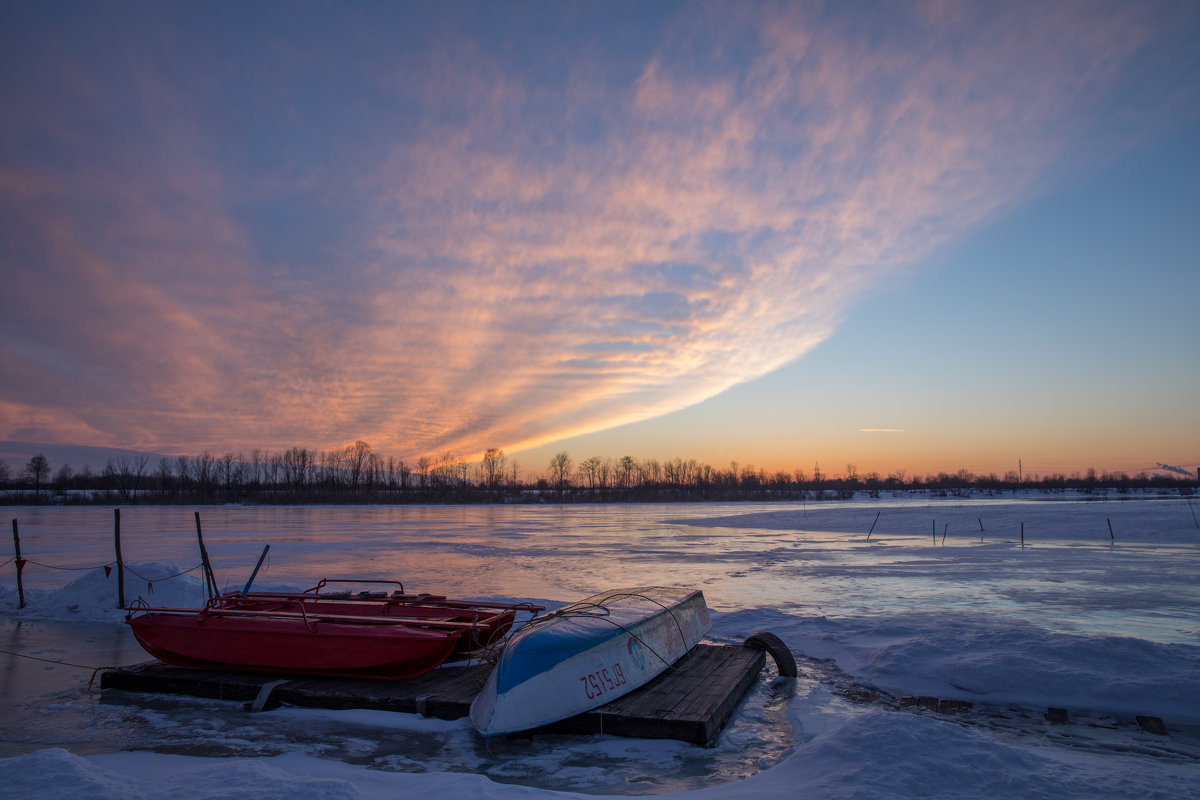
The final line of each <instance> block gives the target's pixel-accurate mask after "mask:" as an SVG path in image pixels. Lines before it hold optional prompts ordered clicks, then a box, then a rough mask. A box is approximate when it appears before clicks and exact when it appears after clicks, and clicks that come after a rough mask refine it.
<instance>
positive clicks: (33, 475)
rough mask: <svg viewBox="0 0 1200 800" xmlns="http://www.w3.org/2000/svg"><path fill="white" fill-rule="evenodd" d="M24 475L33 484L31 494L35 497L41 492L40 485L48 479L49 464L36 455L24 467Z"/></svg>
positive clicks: (44, 458) (43, 458)
mask: <svg viewBox="0 0 1200 800" xmlns="http://www.w3.org/2000/svg"><path fill="white" fill-rule="evenodd" d="M25 475H26V476H28V478H29V480H30V481H32V482H33V494H34V496H35V497H36V496H37V495H39V494H41V492H42V484H43V483H45V482H46V480H47V479H48V478H49V477H50V462H49V461H48V460H47V459H46V457H45V456H44V455H42V454H41V453H38V454H37V455H36V456H34V457H33V458H31V459H29V462H28V463H27V464H26V465H25Z"/></svg>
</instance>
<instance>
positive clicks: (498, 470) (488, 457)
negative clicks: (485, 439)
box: [482, 447, 505, 489]
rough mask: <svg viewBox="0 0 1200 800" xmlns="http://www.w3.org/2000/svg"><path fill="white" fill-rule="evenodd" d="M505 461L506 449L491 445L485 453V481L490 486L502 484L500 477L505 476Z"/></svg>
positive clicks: (492, 487) (493, 487)
mask: <svg viewBox="0 0 1200 800" xmlns="http://www.w3.org/2000/svg"><path fill="white" fill-rule="evenodd" d="M504 462H505V458H504V451H503V450H500V449H498V448H495V447H489V448H488V449H487V452H485V453H484V454H483V462H482V466H483V482H484V483H485V484H487V486H488V488H490V489H495V488H496V487H497V486H499V485H500V479H501V478H503V477H504Z"/></svg>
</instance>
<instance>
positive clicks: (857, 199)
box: [0, 4, 1154, 459]
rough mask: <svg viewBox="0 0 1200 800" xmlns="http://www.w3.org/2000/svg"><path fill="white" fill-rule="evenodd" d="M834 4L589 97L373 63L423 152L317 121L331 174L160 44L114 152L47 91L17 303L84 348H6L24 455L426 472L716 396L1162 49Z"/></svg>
mask: <svg viewBox="0 0 1200 800" xmlns="http://www.w3.org/2000/svg"><path fill="white" fill-rule="evenodd" d="M891 13H894V14H898V15H899V16H901V17H906V14H905V13H904V12H902V11H899V10H894V11H892V12H891ZM717 16H720V15H717ZM810 16H811V15H808V14H807V13H806V12H805V11H804V10H803V9H801V10H799V11H796V10H794V9H792V8H790V7H785V8H783V9H777V10H773V11H760V10H756V11H755V12H754V13H747V14H744V15H739V16H738V17H737V18H736V19H735V20H733V24H728V23H729V21H728V20H723V19H714V18H713V17H711V16H708V15H703V14H702V15H700V16H699V18H698V19H697V20H692V21H686V20H680V21H678V22H677V23H676V27H675V29H674V30H673V31H671V33H672V36H669V37H667V40H666V42H665V43H664V45H663V47H662V48H661V49H660V51H659V52H656V53H654V54H652V56H651V57H649V58H648V59H647V60H646V61H645V62H644V63H643V64H641V66H640V70H639V74H638V75H637V77H636V79H635V80H633V81H632V83H626V84H622V83H620V82H618V81H612V82H606V81H605V78H604V77H603V75H604V71H603V69H602V67H603V63H601V64H600V67H601V68H597V64H596V63H595V62H593V61H590V60H585V61H583V62H582V63H581V64H580V66H579V68H578V72H577V73H576V74H572V75H568V76H567V79H566V82H565V85H566V87H567V88H566V89H565V90H563V94H561V95H560V94H558V93H557V90H555V89H551V88H547V86H546V85H543V84H541V83H539V82H538V81H536V80H532V79H531V78H530V75H529V74H528V73H527V72H522V71H520V70H517V69H514V68H511V66H510V65H508V64H507V63H506V62H505V61H504V60H503V59H501V58H500V57H499V56H498V55H496V54H494V53H492V52H490V51H489V50H488V48H487V47H486V46H485V45H484V44H483V43H479V42H472V41H470V40H462V41H458V42H456V43H455V44H454V46H452V47H446V48H441V49H439V48H437V47H434V48H431V52H430V54H429V60H428V63H427V64H425V69H424V70H423V71H422V72H421V73H420V74H419V75H418V76H415V77H414V73H412V72H410V71H406V70H405V69H404V67H405V66H406V64H404V63H397V64H395V65H391V66H393V68H392V69H389V70H384V71H383V72H382V73H381V74H375V75H372V76H371V78H372V79H373V81H374V82H375V87H376V89H377V90H378V91H379V92H380V93H382V95H383V96H384V97H390V98H391V99H392V101H393V102H395V103H396V104H397V108H403V109H408V107H409V104H412V105H414V106H415V108H416V109H417V110H418V111H419V113H418V114H417V115H416V118H415V121H412V122H410V123H409V124H407V125H406V126H405V127H404V128H403V130H398V131H397V132H396V133H395V134H394V135H390V134H389V133H388V132H387V131H386V130H380V129H376V128H375V127H373V126H371V125H370V124H369V123H370V120H369V119H368V120H367V122H365V123H364V127H368V128H371V132H370V133H368V134H361V137H362V138H355V136H353V135H351V134H347V133H345V132H344V131H343V130H341V129H339V128H333V127H331V128H330V129H328V130H324V129H320V130H313V131H307V133H308V134H309V135H310V136H311V137H312V138H314V139H317V140H319V141H325V139H327V140H328V141H329V143H330V144H329V145H328V147H327V148H326V149H325V150H323V151H322V152H325V153H326V154H327V158H328V160H327V161H318V162H316V163H307V162H302V161H299V160H289V161H285V162H284V163H282V164H278V165H274V166H267V167H264V166H261V165H259V166H256V167H255V168H254V169H252V170H249V171H245V170H244V168H243V167H241V166H239V165H238V164H237V163H234V162H235V161H237V160H238V158H244V157H245V156H235V157H234V158H233V159H231V158H230V157H229V154H228V153H224V152H223V151H222V145H223V144H225V145H227V144H228V139H227V138H226V136H225V135H224V134H223V132H222V131H221V130H219V129H214V128H212V127H210V126H209V125H208V124H207V123H206V121H205V116H204V114H203V113H202V109H203V108H204V107H205V106H206V104H211V103H213V102H215V101H214V99H213V96H212V94H211V93H213V92H218V91H222V90H221V89H220V88H219V87H216V88H214V87H215V81H214V83H213V85H209V84H207V83H204V84H202V85H201V87H200V88H196V87H195V86H192V85H188V86H179V85H176V84H175V83H173V82H172V79H170V78H168V77H167V76H166V74H164V73H161V72H157V71H155V69H154V66H153V63H154V62H153V59H151V58H148V57H147V58H144V60H143V61H142V62H139V63H137V64H136V65H135V68H134V69H133V72H134V74H136V75H137V78H138V79H137V81H136V82H135V83H134V92H135V94H136V98H135V99H134V100H132V101H130V102H131V103H132V104H133V106H134V107H135V109H136V113H137V114H138V115H140V118H139V119H140V122H139V124H138V125H133V126H131V128H130V129H132V130H137V131H139V132H140V134H141V135H139V136H137V137H136V141H122V140H120V138H118V139H116V140H113V141H109V142H104V143H101V144H102V145H103V146H102V147H101V148H100V150H99V152H100V153H101V154H102V155H103V156H104V157H103V158H92V157H90V156H89V152H91V151H89V149H88V148H89V147H90V146H93V145H94V144H95V143H92V145H89V143H88V142H87V141H86V136H82V137H81V134H80V132H79V130H78V129H77V128H76V127H73V123H75V122H76V121H77V118H76V117H75V116H73V113H72V112H70V111H68V110H66V108H65V106H63V105H60V104H56V103H49V102H48V101H47V103H46V104H44V105H39V103H40V102H41V101H37V100H33V99H29V98H26V100H25V104H26V105H25V106H24V107H25V108H26V109H27V110H28V113H26V114H23V115H21V117H20V122H19V123H13V124H14V125H19V126H23V127H21V130H25V131H28V130H37V131H39V132H43V133H46V134H47V135H48V136H49V137H50V138H51V139H52V140H53V141H54V142H55V143H56V147H57V148H59V151H60V152H65V153H68V154H74V155H75V157H76V160H77V164H76V165H75V167H74V168H73V169H70V170H67V169H54V168H49V167H47V168H46V169H45V170H44V171H41V172H38V171H37V170H35V169H34V168H23V169H18V168H17V167H16V166H15V165H14V164H12V163H8V164H4V163H0V202H2V203H3V210H4V212H5V213H6V214H7V215H9V218H10V219H11V220H16V222H14V223H13V227H14V228H15V227H20V228H21V229H22V239H23V245H22V246H23V247H26V249H27V250H28V251H29V252H30V253H33V254H34V255H33V256H32V257H31V258H30V259H28V260H27V262H26V263H27V266H26V267H23V268H21V269H19V270H17V273H18V274H14V275H12V276H10V277H11V283H10V291H11V293H12V295H11V296H13V297H14V298H16V299H17V300H19V301H20V302H21V303H24V304H26V305H27V306H28V308H29V309H31V313H30V317H31V318H36V317H37V316H38V312H42V313H44V314H45V316H46V317H48V318H49V319H50V320H51V322H52V325H54V326H56V330H55V331H53V332H52V333H51V334H49V335H44V336H43V335H41V334H29V333H22V334H21V335H20V336H18V337H16V338H17V339H20V341H19V342H15V343H13V340H11V339H10V341H9V342H8V343H6V344H5V347H4V351H5V359H4V361H2V362H0V364H3V365H5V366H4V370H5V374H6V376H16V375H18V374H20V375H35V376H37V380H36V381H33V382H31V383H30V384H29V386H30V388H28V389H27V390H18V389H14V388H11V384H9V383H8V380H7V379H6V381H5V383H6V386H7V387H9V388H6V389H5V390H4V395H3V397H2V398H0V400H3V402H4V405H3V409H4V413H3V414H0V438H3V437H7V438H14V437H15V435H16V433H17V432H19V431H26V430H29V429H31V427H32V428H37V429H41V430H43V431H44V433H43V435H44V436H48V437H49V436H53V437H54V438H58V439H72V440H76V441H80V440H82V441H80V443H87V444H108V445H121V446H130V447H143V448H146V449H159V450H167V451H175V450H186V451H195V450H198V449H202V448H213V449H218V450H224V449H227V448H235V449H236V448H249V447H283V446H288V445H291V444H305V445H308V446H315V447H322V448H323V447H330V446H336V445H340V444H343V443H345V442H348V441H353V440H354V439H360V438H361V439H366V440H368V441H370V442H371V443H372V444H374V445H375V446H376V448H377V449H378V450H381V451H384V452H389V453H395V454H397V455H402V456H404V457H407V458H410V459H412V458H416V457H417V456H419V455H424V454H440V453H442V452H445V451H452V452H455V453H457V454H463V455H474V454H476V453H478V452H480V451H482V450H483V449H484V448H486V447H491V446H497V447H504V448H506V449H519V448H523V447H528V446H532V445H535V444H539V443H545V442H548V441H553V440H554V439H557V438H561V437H564V436H569V435H577V434H580V433H585V432H589V431H595V430H600V429H604V428H606V427H611V426H614V425H619V424H623V423H627V422H632V421H635V420H640V419H647V418H650V417H653V416H656V415H660V414H664V413H667V412H670V411H673V410H677V409H680V408H683V407H686V406H688V405H691V404H694V403H696V402H698V401H700V400H703V399H705V398H708V397H711V396H713V395H715V394H717V393H719V392H721V391H722V390H724V389H726V388H728V387H730V386H732V385H734V384H737V383H739V382H742V381H746V380H748V379H751V378H754V377H757V376H760V375H762V374H764V373H766V372H769V371H771V370H773V369H776V368H778V367H780V366H782V365H784V364H787V363H788V362H791V361H794V360H795V359H797V358H800V357H801V356H803V355H804V354H805V353H806V352H808V351H809V350H811V349H812V348H813V347H815V346H817V345H818V344H819V343H820V342H821V341H823V340H824V339H825V338H827V337H828V336H829V335H830V334H831V333H832V332H833V331H834V330H835V329H836V327H837V324H838V322H839V320H840V319H841V317H842V316H843V315H844V314H845V313H846V312H847V310H848V309H849V308H850V307H851V305H852V303H853V302H854V300H855V298H856V297H858V296H859V295H860V294H861V293H862V292H863V291H864V290H866V289H868V288H870V287H872V286H874V285H877V284H878V282H880V281H881V280H883V279H885V278H886V277H887V276H889V275H891V274H893V273H896V272H898V271H902V270H904V269H906V268H908V267H909V266H910V265H911V264H913V263H914V262H915V261H917V260H919V259H920V258H922V257H924V256H926V255H928V254H929V253H931V252H932V251H934V250H935V249H936V248H937V247H938V246H940V245H942V244H944V243H945V242H947V241H949V240H952V239H954V238H956V237H959V236H962V235H963V234H964V232H965V231H967V230H969V229H970V228H971V227H972V226H973V225H976V224H978V223H979V222H980V221H981V220H985V219H987V218H988V217H990V216H992V215H994V214H996V213H997V212H998V211H999V210H1001V209H1003V208H1004V207H1006V206H1007V205H1009V204H1010V203H1012V202H1013V201H1014V200H1015V199H1016V198H1018V197H1020V196H1021V195H1022V193H1024V192H1027V191H1029V190H1030V188H1031V187H1032V186H1034V185H1035V184H1036V183H1037V182H1038V181H1039V180H1041V179H1042V176H1043V175H1044V173H1045V172H1046V170H1048V169H1053V168H1054V164H1055V163H1056V161H1057V160H1058V159H1059V158H1060V157H1062V155H1063V153H1064V151H1065V150H1066V149H1067V148H1068V147H1069V146H1070V143H1071V142H1072V141H1073V140H1074V138H1075V136H1076V135H1077V133H1078V131H1080V130H1082V129H1083V128H1086V127H1087V126H1088V125H1089V124H1091V120H1092V116H1090V115H1091V114H1092V113H1093V111H1092V104H1093V103H1094V102H1095V98H1096V97H1097V96H1100V95H1102V94H1103V92H1104V90H1105V87H1106V86H1107V85H1109V83H1110V82H1111V81H1113V80H1114V76H1117V75H1119V73H1120V71H1121V69H1122V68H1123V65H1125V64H1127V63H1128V62H1129V61H1130V60H1131V59H1133V58H1134V57H1135V56H1136V55H1137V53H1138V52H1139V50H1140V48H1142V47H1144V46H1146V43H1147V42H1148V41H1150V39H1151V37H1152V35H1153V32H1154V31H1153V29H1152V28H1151V27H1150V26H1149V25H1148V24H1146V23H1145V21H1144V20H1142V19H1141V18H1140V17H1138V15H1137V12H1136V9H1123V8H1122V9H1118V11H1117V12H1116V13H1114V14H1111V15H1107V16H1106V15H1101V14H1094V13H1091V8H1090V6H1088V5H1083V6H1062V5H1056V6H1054V7H1053V8H1050V9H1039V10H1038V14H1037V15H1036V18H1034V17H1033V16H1032V15H1027V14H1025V13H1023V12H1021V11H1019V10H1018V11H998V10H992V9H982V8H974V7H972V8H966V9H964V8H962V7H959V6H948V7H943V6H939V5H936V4H929V5H919V6H918V7H917V11H916V15H915V17H906V18H905V19H903V20H902V21H903V22H904V23H905V26H907V30H908V31H909V33H908V34H907V35H890V34H889V32H888V31H886V30H881V31H874V32H871V31H870V28H871V26H872V24H881V23H879V22H872V21H871V20H861V19H852V18H851V17H853V12H848V13H847V15H846V16H843V17H840V18H839V17H838V15H833V18H832V21H828V20H825V19H824V18H822V20H820V21H817V20H815V19H813V18H810ZM856 26H865V28H866V29H867V32H866V33H864V32H863V30H860V29H858V28H856ZM873 34H878V35H873ZM713 42H715V43H717V44H719V45H720V46H721V47H720V48H718V49H717V50H709V49H708V47H709V45H710V44H711V43H713ZM62 57H63V58H64V59H65V61H64V63H66V64H69V65H72V66H71V68H70V69H69V70H67V72H69V75H68V77H64V78H61V80H60V83H59V84H58V88H59V89H62V90H63V91H68V93H69V94H70V95H71V96H73V97H77V98H78V99H79V100H81V101H82V102H83V104H84V107H85V108H86V109H87V110H88V111H87V113H88V114H89V115H92V117H89V118H101V117H104V114H105V113H107V112H106V111H105V110H104V109H105V108H106V106H105V99H106V98H105V95H106V93H107V92H109V91H110V87H109V86H106V85H103V83H102V82H100V85H97V81H96V80H92V79H91V78H86V79H85V77H81V76H83V75H85V73H86V70H84V69H82V68H81V67H80V66H79V65H78V64H77V63H75V62H72V61H71V60H70V58H69V56H68V54H62ZM131 57H136V56H131ZM348 57H349V56H348ZM613 58H616V56H613ZM601 62H603V58H601ZM568 63H569V62H568ZM64 69H66V68H64ZM350 77H354V76H350ZM264 80H265V78H264ZM271 88H273V89H277V90H279V91H302V88H301V87H300V86H299V84H297V83H287V84H285V85H284V86H282V87H271ZM185 89H186V90H188V91H191V92H194V93H195V94H193V95H189V94H188V93H187V91H185ZM373 102H376V103H378V102H382V101H380V100H378V98H375V99H374V100H373ZM364 105H365V104H364ZM338 110H340V111H343V112H344V113H347V114H352V113H359V112H360V109H359V108H358V107H356V106H353V105H351V104H347V105H346V106H345V107H338ZM35 112H36V113H35ZM381 118H382V117H381ZM387 118H389V119H392V118H395V119H399V120H403V119H405V118H404V115H403V113H401V112H400V111H396V112H395V114H394V117H387ZM584 119H588V120H591V121H590V122H588V123H587V124H588V125H592V126H595V127H596V128H598V129H601V130H602V132H603V133H602V135H595V136H591V135H585V134H587V132H588V131H587V130H585V127H586V126H585V124H584V123H583V122H581V121H580V120H584ZM263 124H266V123H263ZM122 130H125V129H124V128H122ZM321 137H325V139H322V138H321ZM114 142H116V143H114ZM147 143H149V145H150V146H149V147H148V148H147V147H145V145H146V144H147ZM313 146H314V145H313V144H312V142H309V141H306V142H304V143H302V144H297V145H296V148H297V152H304V153H307V152H309V151H308V150H306V149H305V148H308V147H313ZM298 198H300V199H303V200H304V201H305V202H306V203H307V204H308V205H309V206H310V207H311V208H310V210H308V211H306V212H303V213H301V212H299V211H295V207H296V203H297V199H298ZM293 211H295V213H296V214H297V215H298V216H296V221H294V222H292V223H290V224H289V223H287V222H286V220H287V219H289V217H288V214H289V212H293ZM256 215H258V216H261V217H263V218H264V220H265V221H264V220H258V219H257V218H256ZM280 220H283V221H280ZM330 220H332V221H330ZM326 224H327V225H328V226H329V228H330V230H329V232H325V233H322V232H321V231H320V230H316V229H319V228H320V226H322V225H326ZM297 240H298V241H303V242H309V241H311V242H312V243H313V247H312V249H309V250H305V249H303V248H301V247H299V246H298V245H296V243H295V241H297ZM14 254H15V251H14V250H12V249H10V250H9V251H8V252H7V253H6V256H8V257H10V258H11V257H13V256H14ZM11 333H12V331H9V334H11ZM6 338H7V334H6ZM35 343H36V344H38V345H40V346H39V347H35V346H34V344H35ZM56 360H58V361H62V362H63V363H64V365H63V366H62V368H61V369H56V367H55V362H56ZM34 384H36V385H34ZM71 386H78V387H81V389H82V393H83V394H86V396H87V397H86V399H83V398H81V397H79V396H78V395H79V393H78V392H72V391H69V387H71ZM39 387H40V388H39ZM64 397H67V398H69V399H63V398H64ZM34 409H43V411H42V412H39V413H36V414H35V413H34V411H33V410H34ZM864 430H871V429H864Z"/></svg>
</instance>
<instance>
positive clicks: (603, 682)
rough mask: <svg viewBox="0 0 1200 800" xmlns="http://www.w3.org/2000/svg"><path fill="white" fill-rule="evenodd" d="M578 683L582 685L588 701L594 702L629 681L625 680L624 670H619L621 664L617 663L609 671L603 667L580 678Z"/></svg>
mask: <svg viewBox="0 0 1200 800" xmlns="http://www.w3.org/2000/svg"><path fill="white" fill-rule="evenodd" d="M579 682H580V683H582V684H583V691H584V692H585V693H586V694H587V698H588V700H595V699H596V698H597V697H601V696H602V695H604V694H605V693H606V692H611V691H613V690H614V689H616V688H617V687H618V686H624V685H625V684H626V683H628V682H629V681H628V680H627V679H626V678H625V670H623V669H621V664H620V663H619V662H618V663H616V664H613V665H612V668H611V669H610V668H608V667H605V668H603V669H600V670H598V671H596V672H589V673H588V674H587V675H583V676H581V677H580V678H579Z"/></svg>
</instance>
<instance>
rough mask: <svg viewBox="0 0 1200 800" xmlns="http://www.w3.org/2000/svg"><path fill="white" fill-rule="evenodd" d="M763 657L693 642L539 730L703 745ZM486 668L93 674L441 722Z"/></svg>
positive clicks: (107, 681) (123, 683)
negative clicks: (378, 673) (628, 687)
mask: <svg viewBox="0 0 1200 800" xmlns="http://www.w3.org/2000/svg"><path fill="white" fill-rule="evenodd" d="M764 663H765V654H764V653H763V651H761V650H758V649H755V648H752V647H738V646H733V645H711V644H701V645H698V646H697V647H695V648H693V649H692V650H691V651H690V652H689V653H688V654H687V655H685V656H684V657H683V658H681V659H680V660H679V661H678V662H676V663H675V665H674V667H672V668H671V669H669V670H667V671H666V672H665V673H663V674H662V675H660V676H659V677H658V678H656V679H655V680H653V681H651V682H650V683H648V684H647V685H645V686H643V687H642V688H640V689H638V690H637V691H635V692H631V693H630V694H627V695H625V696H624V697H620V698H618V699H616V700H614V701H613V702H611V703H609V704H608V705H605V706H603V707H602V708H599V709H596V710H595V711H589V712H588V713H586V714H580V715H579V716H577V717H572V718H571V719H567V720H563V721H561V722H557V723H555V724H554V725H551V726H548V727H546V728H542V729H539V730H542V731H546V732H554V733H585V734H590V733H606V734H610V735H613V736H630V737H637V738H645V739H680V740H682V741H685V742H691V743H693V744H701V745H703V744H709V743H711V742H712V741H713V740H714V739H715V738H716V736H717V734H719V733H720V731H721V728H722V727H724V725H725V723H726V721H728V719H729V717H730V715H731V714H732V713H733V710H734V709H735V708H736V707H737V704H738V703H739V702H740V701H741V699H742V696H743V695H745V693H746V690H747V689H748V688H749V687H750V685H751V684H752V683H753V682H754V680H755V678H756V677H757V676H758V673H759V671H760V670H761V669H762V667H763V664H764ZM490 670H491V666H490V665H488V664H477V665H471V666H445V667H440V668H438V669H435V670H433V671H432V672H428V673H426V674H424V675H422V676H420V677H417V678H412V679H409V680H404V681H376V680H355V679H339V678H304V677H292V676H287V675H271V674H266V673H252V672H232V671H226V670H204V669H192V668H188V667H171V666H167V665H166V664H160V663H158V662H157V661H153V662H149V663H146V664H139V665H137V666H134V667H127V668H124V669H113V670H108V671H106V672H104V673H102V674H101V676H100V687H101V688H102V689H106V690H107V689H120V690H124V691H131V692H149V693H158V694H185V695H191V696H194V697H207V698H213V699H217V700H233V701H240V702H246V703H249V702H253V701H255V699H256V698H258V697H259V694H260V693H261V692H263V691H264V687H265V686H267V685H268V684H272V683H276V684H277V685H275V686H273V687H270V688H269V689H268V691H269V692H270V696H271V700H272V701H273V702H274V703H287V704H289V705H294V706H302V707H307V708H371V709H380V710H384V711H400V712H404V713H408V714H422V715H424V716H427V717H437V718H439V719H458V718H460V717H465V716H467V714H468V712H469V710H470V707H471V700H472V699H473V698H474V697H475V695H476V694H477V693H478V692H479V690H480V689H481V688H482V687H483V684H484V682H485V681H486V680H487V676H488V672H489V671H490Z"/></svg>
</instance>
